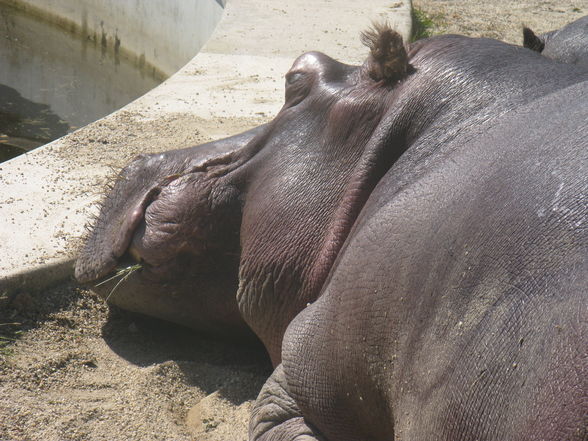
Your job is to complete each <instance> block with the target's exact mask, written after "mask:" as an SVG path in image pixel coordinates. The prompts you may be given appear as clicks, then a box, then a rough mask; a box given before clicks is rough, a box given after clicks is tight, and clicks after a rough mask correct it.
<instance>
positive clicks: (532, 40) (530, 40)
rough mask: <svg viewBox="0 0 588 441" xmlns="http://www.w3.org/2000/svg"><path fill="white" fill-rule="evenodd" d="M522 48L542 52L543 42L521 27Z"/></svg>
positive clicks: (527, 29) (529, 30) (530, 31)
mask: <svg viewBox="0 0 588 441" xmlns="http://www.w3.org/2000/svg"><path fill="white" fill-rule="evenodd" d="M523 46H524V47H526V48H527V49H531V50H533V51H535V52H539V53H541V52H543V49H545V42H544V41H543V39H542V38H541V37H539V36H537V35H535V32H533V31H532V30H531V29H530V28H528V27H526V26H525V27H523Z"/></svg>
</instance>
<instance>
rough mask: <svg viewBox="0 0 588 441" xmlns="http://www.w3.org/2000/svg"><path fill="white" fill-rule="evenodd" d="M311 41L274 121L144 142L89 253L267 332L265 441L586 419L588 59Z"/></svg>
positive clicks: (131, 302) (132, 300)
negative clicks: (352, 52) (349, 52)
mask: <svg viewBox="0 0 588 441" xmlns="http://www.w3.org/2000/svg"><path fill="white" fill-rule="evenodd" d="M362 40H363V42H364V43H365V44H366V45H367V47H368V49H369V51H368V52H369V53H368V56H367V59H366V60H365V61H364V62H363V63H362V64H360V65H348V64H343V63H340V62H338V61H336V60H334V59H332V58H330V57H329V56H327V55H325V54H323V53H320V52H309V53H305V54H303V55H301V56H300V57H299V58H298V59H296V60H295V61H294V64H293V65H292V67H291V69H290V70H289V72H288V73H287V74H286V77H285V82H286V85H285V102H284V105H283V107H282V109H281V110H280V111H279V113H278V114H277V115H276V117H275V118H274V119H273V120H272V121H271V122H269V123H267V124H265V125H262V126H260V127H257V128H254V129H252V130H250V131H247V132H245V133H243V134H240V135H237V136H235V137H232V138H228V139H224V140H220V141H216V142H212V143H209V144H206V145H203V146H200V147H194V148H189V149H184V150H177V151H168V152H164V153H161V154H156V155H146V156H142V157H139V158H138V159H136V160H135V161H134V162H132V163H131V164H130V165H129V166H127V167H126V168H125V169H124V170H123V171H122V172H121V174H120V177H119V179H118V180H117V181H116V183H115V184H114V186H113V188H112V190H111V192H110V194H108V195H107V197H106V199H105V201H104V203H103V205H102V208H101V212H100V214H99V216H98V218H97V220H96V223H95V226H94V228H93V229H92V230H91V233H90V235H89V237H88V239H87V242H86V245H85V247H84V248H83V250H82V251H81V254H80V257H79V259H78V261H77V266H76V276H77V278H78V280H80V281H82V282H92V283H96V281H98V280H102V279H103V278H106V277H108V276H109V274H110V273H112V272H113V271H115V270H116V268H117V267H120V266H125V265H127V266H128V265H130V263H129V262H131V263H132V262H139V264H140V266H141V269H138V270H136V271H134V272H133V273H132V274H131V273H130V272H129V273H127V275H126V276H125V277H128V278H127V279H125V280H124V282H123V281H122V280H121V282H117V283H118V285H119V286H118V287H117V288H116V290H113V287H114V284H115V281H111V282H109V283H106V284H104V285H101V286H100V287H99V288H97V289H98V291H100V292H101V293H102V295H104V296H105V297H106V296H110V301H111V302H113V303H115V304H118V305H120V306H122V307H125V308H128V309H131V310H135V311H139V312H142V313H146V314H150V315H154V316H158V317H162V318H166V319H168V320H173V321H176V322H179V323H183V324H186V325H188V326H192V327H195V328H199V329H203V330H205V331H208V332H221V333H225V334H232V335H235V336H238V335H243V334H245V333H246V330H247V329H250V330H252V332H253V333H254V334H255V335H256V336H257V337H258V338H259V339H260V340H261V341H262V343H263V344H264V345H265V347H266V349H267V351H268V353H269V355H270V358H271V361H272V363H273V365H274V368H275V370H274V372H273V374H272V375H271V376H270V378H269V379H268V380H267V382H266V384H265V385H264V387H263V388H262V390H261V392H260V394H259V397H258V399H257V401H256V403H255V405H254V408H253V412H252V417H251V424H250V439H251V440H255V441H278V440H298V441H302V440H305V441H312V440H315V441H318V440H322V441H341V440H344V441H360V440H363V441H366V440H374V441H376V440H378V441H380V440H382V441H383V440H403V441H416V440H418V441H423V440H446V441H459V440H462V441H466V440H486V441H491V440H493V441H506V440H512V441H515V440H517V441H520V440H556V439H557V440H578V441H579V440H586V439H587V437H588V428H587V423H588V420H587V415H588V290H587V289H586V288H587V286H588V229H587V228H586V226H587V222H588V153H587V152H588V136H587V134H588V82H587V81H588V72H586V70H584V69H580V68H579V67H578V66H575V65H572V64H563V63H557V62H554V61H553V60H550V59H548V58H546V57H544V56H541V55H540V54H537V53H535V52H533V51H529V50H527V49H525V48H522V47H518V46H513V45H509V44H506V43H502V42H499V41H496V40H491V39H484V38H468V37H464V36H457V35H444V36H436V37H431V38H428V39H424V40H419V41H416V42H413V43H411V44H409V45H406V44H405V43H404V42H403V41H402V38H401V37H400V36H399V35H398V34H397V33H396V32H394V31H393V30H392V29H390V28H389V27H387V26H386V25H377V26H375V27H374V28H373V29H371V30H368V31H366V32H365V33H364V34H363V36H362Z"/></svg>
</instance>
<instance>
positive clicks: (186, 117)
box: [0, 0, 412, 294]
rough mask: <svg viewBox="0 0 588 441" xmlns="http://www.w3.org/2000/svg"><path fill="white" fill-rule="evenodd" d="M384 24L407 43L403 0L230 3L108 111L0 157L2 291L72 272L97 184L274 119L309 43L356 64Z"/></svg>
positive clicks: (98, 192) (40, 284)
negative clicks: (151, 158) (185, 55)
mask: <svg viewBox="0 0 588 441" xmlns="http://www.w3.org/2000/svg"><path fill="white" fill-rule="evenodd" d="M372 21H388V22H389V23H390V24H391V25H392V26H394V27H395V28H396V29H397V30H398V31H399V32H400V33H401V34H402V35H403V37H404V38H405V40H406V41H408V39H409V37H410V33H411V25H412V23H411V2H410V0H402V1H398V2H396V3H393V4H392V5H390V2H388V1H384V0H366V1H364V2H361V3H358V2H355V1H353V0H339V1H334V0H299V1H296V2H286V3H284V4H279V5H278V4H276V3H275V2H273V1H270V0H231V1H229V2H228V3H227V6H226V9H225V13H224V16H223V18H222V19H221V21H220V23H219V25H218V26H217V28H216V30H215V31H214V33H213V35H212V37H211V39H210V40H209V41H208V42H207V43H206V45H205V46H204V48H203V49H202V50H201V52H200V53H199V54H198V55H197V56H196V57H194V58H193V59H192V60H191V61H190V62H189V63H188V64H187V65H186V66H184V67H183V68H182V69H181V70H180V71H179V72H177V73H176V74H175V75H173V76H172V77H171V78H169V79H168V80H167V81H166V82H164V83H163V84H162V85H160V86H159V87H157V88H155V89H154V90H152V91H151V92H149V93H147V94H146V95H144V96H143V97H141V98H139V99H138V100H136V101H134V102H133V103H131V104H129V105H127V106H126V107H124V108H123V109H121V110H119V111H117V112H114V113H113V114H111V115H109V116H107V117H105V118H103V119H101V120H99V121H96V122H94V123H92V124H89V125H88V126H86V127H83V128H82V129H80V130H78V131H76V132H74V133H72V134H70V135H68V136H65V137H63V138H61V139H59V140H57V141H54V142H53V143H51V144H48V145H46V146H44V147H42V148H40V149H37V150H34V151H32V152H30V153H28V154H26V155H23V156H20V157H18V158H15V159H14V160H11V161H9V162H7V163H4V164H0V244H2V246H1V247H0V294H2V293H4V292H11V291H15V290H33V289H34V290H38V289H43V288H45V287H48V286H50V285H52V284H55V283H58V282H60V281H63V280H65V279H66V278H68V277H71V275H72V273H73V262H74V259H75V255H76V252H77V249H78V247H79V246H80V243H81V240H80V239H81V237H83V234H84V225H86V224H87V223H88V222H89V221H90V219H91V218H92V215H94V214H96V212H97V206H96V202H97V201H99V200H100V198H101V196H102V194H103V189H104V187H105V184H107V183H108V181H109V180H110V179H112V177H113V175H114V174H115V173H116V171H117V170H119V169H120V168H121V167H122V166H124V164H126V163H127V162H128V161H129V160H130V159H132V158H133V157H134V156H136V155H137V154H139V153H148V152H158V151H164V150H170V149H176V148H182V147H186V146H190V145H194V144H198V143H202V142H206V141H209V140H211V139H217V138H221V137H225V136H229V135H232V134H235V133H238V132H240V131H243V130H246V129H248V128H251V127H253V126H256V125H259V124H262V123H264V122H266V121H268V120H269V119H270V118H271V117H273V116H274V115H275V114H276V113H277V111H278V110H279V108H280V107H281V104H282V100H283V75H284V74H285V72H286V71H287V69H288V68H289V66H290V65H291V63H292V61H293V60H294V59H295V58H296V57H297V56H298V55H300V54H301V53H303V52H305V51H308V50H321V51H322V52H325V53H327V54H329V55H330V56H332V57H334V58H336V59H339V60H341V61H344V62H351V63H356V64H357V63H360V62H362V61H363V59H364V58H365V55H366V49H365V48H364V47H362V46H361V44H360V42H359V38H358V37H359V33H360V32H361V31H362V30H364V29H366V28H367V27H368V26H369V25H370V23H371V22H372Z"/></svg>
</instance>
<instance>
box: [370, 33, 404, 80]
mask: <svg viewBox="0 0 588 441" xmlns="http://www.w3.org/2000/svg"><path fill="white" fill-rule="evenodd" d="M361 42H362V43H363V44H364V45H365V46H367V47H368V48H369V49H370V56H369V58H368V63H367V65H368V74H369V76H370V77H371V78H372V79H373V80H375V81H385V82H387V83H392V82H395V81H398V80H400V79H402V78H404V77H405V76H406V74H407V72H408V55H407V53H406V48H405V47H404V43H403V41H402V36H401V35H400V34H399V33H398V32H396V31H395V30H393V29H392V28H391V27H390V25H388V24H387V23H373V24H372V28H371V29H368V30H367V31H364V32H362V33H361Z"/></svg>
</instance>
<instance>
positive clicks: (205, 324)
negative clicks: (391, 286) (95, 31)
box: [76, 26, 410, 363]
mask: <svg viewBox="0 0 588 441" xmlns="http://www.w3.org/2000/svg"><path fill="white" fill-rule="evenodd" d="M362 38H363V41H364V43H365V44H366V45H367V46H369V47H370V49H371V51H370V55H369V57H368V59H367V60H366V61H365V62H364V63H363V65H360V66H351V65H346V64H342V63H339V62H337V61H335V60H333V59H332V58H329V57H328V56H326V55H324V54H322V53H318V52H310V53H306V54H304V55H302V56H300V57H299V58H298V59H297V60H296V61H295V62H294V64H293V66H292V68H291V69H290V71H289V72H288V73H287V75H286V94H285V104H284V106H283V108H282V109H281V110H280V112H279V113H278V115H277V116H276V117H275V119H273V120H272V121H271V122H270V123H268V124H266V125H263V126H260V127H258V128H255V129H253V130H250V131H248V132H245V133H243V134H241V135H238V136H235V137H232V138H228V139H224V140H221V141H216V142H212V143H210V144H206V145H203V146H198V147H194V148H190V149H183V150H176V151H169V152H165V153H161V154H156V155H147V156H142V157H139V158H138V159H136V160H135V161H134V162H132V163H131V164H130V165H128V166H127V167H126V168H125V169H124V170H123V171H122V172H121V174H120V176H119V177H118V179H117V181H116V183H115V184H114V186H113V188H112V189H111V191H110V194H108V196H107V197H106V199H105V201H104V203H103V205H102V207H101V211H100V214H99V216H98V218H97V220H96V222H95V225H94V226H93V228H92V229H91V231H90V234H89V236H88V239H87V241H86V244H85V247H84V248H83V251H82V252H81V254H80V257H79V259H78V261H77V265H76V277H77V279H78V280H79V281H81V282H87V283H92V284H93V285H95V286H96V288H95V289H96V291H98V292H99V293H100V294H101V295H103V296H104V297H108V300H109V301H110V302H112V303H114V304H116V305H118V306H120V307H122V308H125V309H129V310H133V311H137V312H141V313H144V314H148V315H152V316H156V317H160V318H164V319H167V320H171V321H174V322H178V323H181V324H185V325H188V326H190V327H193V328H198V329H203V330H205V331H210V332H218V333H224V334H235V333H237V334H239V333H243V332H245V331H244V330H245V329H247V328H248V327H249V328H251V329H253V331H254V332H255V333H256V334H257V336H258V337H259V338H261V340H262V341H263V343H264V344H265V346H266V348H267V349H268V351H269V353H270V355H271V357H272V359H273V361H274V363H277V362H278V361H279V359H280V347H281V340H282V336H283V333H284V331H285V329H286V326H287V325H288V323H289V322H290V321H291V320H292V318H293V317H294V316H295V315H296V314H297V313H298V312H299V311H300V310H302V309H303V308H304V307H305V306H306V305H307V304H308V303H309V302H312V301H314V300H315V299H316V298H317V297H318V295H319V293H320V290H321V287H322V285H323V284H324V282H325V279H326V277H327V275H328V273H329V271H330V269H331V267H332V265H333V262H334V260H335V258H336V256H337V255H338V253H339V250H340V249H341V246H342V245H343V243H344V241H345V239H346V237H347V235H348V234H349V231H350V229H351V227H352V225H353V223H354V221H355V219H356V217H357V215H358V213H359V211H360V209H361V208H362V206H363V204H364V202H365V201H366V199H367V197H368V196H369V194H370V192H371V190H372V189H373V187H374V186H375V185H376V183H377V182H378V180H379V179H380V178H381V176H382V175H383V174H384V173H385V171H386V170H387V169H388V168H389V167H390V164H391V163H393V161H394V160H395V159H396V158H397V157H398V156H399V155H400V154H401V153H402V152H401V151H400V149H399V148H394V147H391V146H400V145H402V144H403V143H401V142H397V141H398V140H397V139H393V137H400V136H402V132H401V131H398V130H394V131H393V130H391V129H390V128H391V127H392V126H393V125H395V124H397V121H396V120H397V119H398V117H397V116H396V114H395V112H394V111H393V110H391V106H390V104H391V102H392V101H393V100H394V96H395V91H396V89H397V87H396V86H397V85H398V84H399V83H401V82H402V79H403V78H404V77H405V76H407V75H408V73H409V70H410V66H409V64H408V58H407V53H406V50H405V48H404V46H403V43H402V39H401V37H400V36H399V35H398V34H396V33H395V32H394V31H392V30H391V29H389V28H387V27H386V26H376V27H375V28H374V30H372V31H369V32H366V33H365V34H363V36H362ZM392 133H394V135H392ZM137 262H138V263H139V265H138V266H137V267H138V268H139V269H137V270H136V271H134V272H132V273H131V272H128V273H124V272H123V273H121V274H119V277H118V278H116V277H115V278H113V279H112V280H110V281H109V282H106V283H102V284H99V282H101V281H102V280H103V279H107V278H110V277H111V276H112V273H113V272H114V271H116V269H117V268H120V267H129V266H130V265H133V264H135V263H137Z"/></svg>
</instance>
